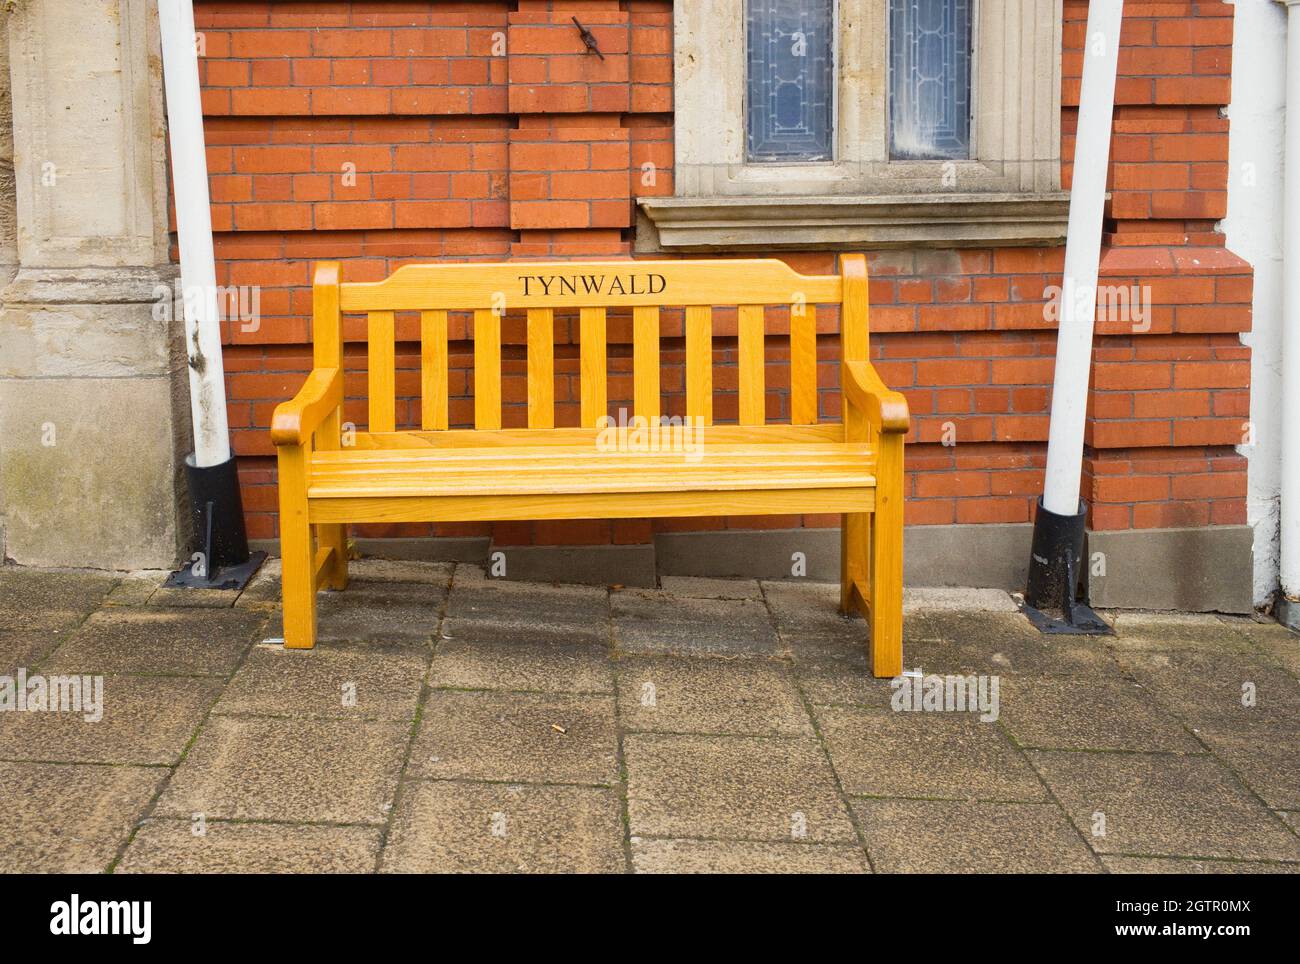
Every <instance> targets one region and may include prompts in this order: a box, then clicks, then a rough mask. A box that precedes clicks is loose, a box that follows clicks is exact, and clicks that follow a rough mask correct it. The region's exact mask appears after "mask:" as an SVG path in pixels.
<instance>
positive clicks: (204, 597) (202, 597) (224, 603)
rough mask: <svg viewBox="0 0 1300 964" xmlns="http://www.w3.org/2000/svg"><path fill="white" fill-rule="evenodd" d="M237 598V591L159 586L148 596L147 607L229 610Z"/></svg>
mask: <svg viewBox="0 0 1300 964" xmlns="http://www.w3.org/2000/svg"><path fill="white" fill-rule="evenodd" d="M238 598H239V590H238V589H206V588H203V587H202V586H193V587H191V586H159V587H158V588H157V589H155V590H154V591H153V593H152V594H150V596H149V602H148V605H149V606H151V607H155V608H159V609H229V608H230V607H232V606H234V605H235V600H237V599H238Z"/></svg>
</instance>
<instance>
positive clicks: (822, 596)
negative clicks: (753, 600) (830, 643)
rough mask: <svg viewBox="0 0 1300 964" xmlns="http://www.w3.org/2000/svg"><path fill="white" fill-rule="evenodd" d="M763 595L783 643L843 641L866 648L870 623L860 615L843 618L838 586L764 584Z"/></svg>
mask: <svg viewBox="0 0 1300 964" xmlns="http://www.w3.org/2000/svg"><path fill="white" fill-rule="evenodd" d="M762 585H763V596H764V598H765V599H766V600H767V605H768V607H769V608H770V609H771V610H772V617H773V618H774V619H775V620H776V626H777V630H778V631H779V632H780V634H781V637H782V639H783V640H785V639H789V638H791V637H797V638H800V639H828V640H844V641H848V642H851V643H856V644H857V645H859V646H865V645H866V643H867V638H868V635H869V634H868V630H867V623H866V620H864V619H863V618H862V617H861V616H859V615H857V614H854V615H851V616H842V615H840V587H839V585H838V584H836V583H828V582H803V581H801V580H791V581H782V582H774V581H764V582H763V584H762Z"/></svg>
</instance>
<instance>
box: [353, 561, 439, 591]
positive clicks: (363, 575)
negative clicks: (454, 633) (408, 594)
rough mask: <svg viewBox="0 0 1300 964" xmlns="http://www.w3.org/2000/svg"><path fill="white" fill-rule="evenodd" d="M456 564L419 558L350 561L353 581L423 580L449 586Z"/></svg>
mask: <svg viewBox="0 0 1300 964" xmlns="http://www.w3.org/2000/svg"><path fill="white" fill-rule="evenodd" d="M454 569H455V565H454V564H452V563H450V562H425V561H423V560H419V559H353V560H351V561H349V562H348V578H349V580H351V581H352V582H359V583H363V584H364V583H370V582H401V583H412V582H421V583H426V584H428V585H430V586H441V587H442V588H444V589H445V588H447V587H448V586H450V585H451V576H452V571H453V570H454Z"/></svg>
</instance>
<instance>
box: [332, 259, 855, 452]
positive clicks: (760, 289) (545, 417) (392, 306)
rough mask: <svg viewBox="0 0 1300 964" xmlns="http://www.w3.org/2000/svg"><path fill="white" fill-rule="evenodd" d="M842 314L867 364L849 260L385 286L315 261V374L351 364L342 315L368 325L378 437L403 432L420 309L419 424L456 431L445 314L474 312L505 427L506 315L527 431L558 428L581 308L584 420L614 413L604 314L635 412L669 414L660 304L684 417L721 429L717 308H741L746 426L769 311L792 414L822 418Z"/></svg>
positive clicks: (480, 405) (755, 405)
mask: <svg viewBox="0 0 1300 964" xmlns="http://www.w3.org/2000/svg"><path fill="white" fill-rule="evenodd" d="M827 304H834V305H838V306H840V320H841V343H842V359H843V360H844V361H863V360H866V359H867V339H868V328H869V323H868V314H867V312H868V307H867V269H866V258H865V257H864V256H863V255H861V254H848V255H843V256H842V258H841V270H840V274H838V275H815V276H814V275H802V274H799V273H797V272H795V271H793V270H792V269H791V268H790V267H789V266H788V265H786V264H785V263H784V262H781V261H776V260H731V261H606V262H576V261H568V262H549V263H542V262H517V263H504V264H503V263H494V264H488V263H475V264H420V265H407V266H405V267H402V268H399V269H397V270H396V271H395V272H393V274H392V275H390V276H389V277H388V278H387V279H385V280H384V281H378V282H344V281H342V280H341V277H340V267H339V264H338V262H321V263H319V264H318V265H317V271H316V277H315V281H314V286H313V341H314V351H315V363H316V366H317V367H341V365H342V357H343V355H342V341H343V333H342V315H348V314H365V315H366V316H367V327H366V331H367V340H368V342H369V352H368V366H369V371H368V377H369V384H368V396H369V405H370V414H369V430H370V432H371V433H375V432H392V431H394V429H395V402H396V370H395V367H396V345H395V338H396V327H395V313H396V312H419V317H420V341H421V352H420V356H421V374H420V389H421V406H420V408H421V419H420V422H421V427H422V428H423V429H426V430H441V429H446V428H447V427H448V342H447V336H448V324H447V318H448V312H473V344H474V427H475V428H476V429H486V430H491V429H499V428H501V402H502V399H501V319H502V316H503V315H505V314H506V313H515V312H526V313H527V341H528V349H527V350H528V356H527V371H528V427H529V428H536V429H548V428H553V427H554V424H555V399H554V370H555V351H554V344H553V339H554V318H555V312H556V310H557V309H559V310H561V311H563V310H572V309H577V311H578V319H579V329H578V335H579V338H578V341H579V369H580V383H581V411H580V418H581V425H582V426H584V427H592V428H594V427H596V426H597V420H598V419H599V418H600V417H601V416H603V415H605V414H606V409H607V397H608V396H607V391H608V388H607V379H608V365H607V355H606V345H607V339H606V320H607V319H606V315H607V311H608V309H630V310H631V313H632V368H633V414H635V415H639V416H643V417H645V418H648V419H652V420H653V419H654V418H655V417H657V416H659V415H660V414H662V413H661V395H660V380H659V375H660V351H659V349H660V326H659V322H660V318H659V314H660V309H661V308H664V307H674V308H676V307H681V308H683V309H684V331H685V348H686V351H685V361H686V413H685V414H686V415H688V416H692V417H696V418H702V419H703V420H704V424H712V421H713V364H714V357H713V309H714V307H716V306H720V305H721V306H732V305H735V306H736V308H737V311H736V319H737V329H736V330H737V365H738V369H739V423H740V424H741V425H762V424H764V422H765V421H766V418H765V404H764V401H765V399H764V395H765V360H766V359H765V351H764V347H765V329H764V308H765V307H766V306H771V305H776V306H787V307H788V308H789V318H790V324H789V348H790V410H791V421H792V423H793V424H795V425H813V424H816V423H817V421H818V412H817V315H816V307H817V305H827Z"/></svg>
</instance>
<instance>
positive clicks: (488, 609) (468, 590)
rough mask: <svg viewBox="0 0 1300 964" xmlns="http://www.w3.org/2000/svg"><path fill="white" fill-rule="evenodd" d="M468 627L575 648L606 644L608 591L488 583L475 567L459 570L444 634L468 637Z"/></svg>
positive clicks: (537, 584)
mask: <svg viewBox="0 0 1300 964" xmlns="http://www.w3.org/2000/svg"><path fill="white" fill-rule="evenodd" d="M468 623H486V624H489V625H492V626H494V627H496V628H497V629H498V630H503V631H515V632H517V633H536V632H544V633H547V634H548V635H551V636H557V637H564V638H567V639H568V640H569V641H570V642H574V643H578V642H598V643H606V642H608V640H609V592H608V590H606V589H605V588H603V587H598V586H567V585H566V586H557V585H548V584H546V583H533V582H511V581H508V580H503V579H488V578H486V577H485V576H484V575H483V571H482V569H479V568H478V567H476V566H458V567H457V568H456V576H455V579H454V581H453V583H452V589H451V597H450V598H449V599H448V601H447V621H446V623H445V625H444V627H443V631H444V633H446V634H448V635H450V636H452V637H457V636H464V635H465V634H466V632H467V631H468V627H467V625H466V624H468Z"/></svg>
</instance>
